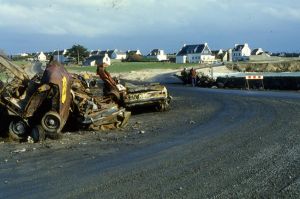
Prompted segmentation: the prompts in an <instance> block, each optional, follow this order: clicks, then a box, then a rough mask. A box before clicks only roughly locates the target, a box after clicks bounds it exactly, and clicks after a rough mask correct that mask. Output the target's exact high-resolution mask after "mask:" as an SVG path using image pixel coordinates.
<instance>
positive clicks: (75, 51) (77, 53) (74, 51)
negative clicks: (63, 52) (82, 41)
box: [67, 44, 89, 64]
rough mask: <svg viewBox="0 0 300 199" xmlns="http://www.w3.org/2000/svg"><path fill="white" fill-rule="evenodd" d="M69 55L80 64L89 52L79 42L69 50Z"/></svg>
mask: <svg viewBox="0 0 300 199" xmlns="http://www.w3.org/2000/svg"><path fill="white" fill-rule="evenodd" d="M67 56H69V57H71V58H73V59H74V60H76V63H77V64H79V62H80V61H83V60H84V59H85V58H86V57H88V56H89V52H88V50H87V49H86V48H85V47H83V46H81V45H79V44H77V45H73V46H72V48H70V49H69V50H68V52H67Z"/></svg>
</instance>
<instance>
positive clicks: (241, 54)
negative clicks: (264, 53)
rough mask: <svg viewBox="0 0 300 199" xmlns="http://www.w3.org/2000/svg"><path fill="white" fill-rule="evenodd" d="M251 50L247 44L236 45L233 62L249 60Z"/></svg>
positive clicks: (233, 50) (233, 51)
mask: <svg viewBox="0 0 300 199" xmlns="http://www.w3.org/2000/svg"><path fill="white" fill-rule="evenodd" d="M250 55H251V49H250V47H249V45H248V44H247V43H245V44H242V45H241V44H235V46H234V48H233V49H232V61H246V60H249V57H250Z"/></svg>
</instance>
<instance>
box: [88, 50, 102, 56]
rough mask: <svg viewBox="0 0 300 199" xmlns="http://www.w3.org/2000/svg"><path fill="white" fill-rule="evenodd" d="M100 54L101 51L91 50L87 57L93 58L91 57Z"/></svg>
mask: <svg viewBox="0 0 300 199" xmlns="http://www.w3.org/2000/svg"><path fill="white" fill-rule="evenodd" d="M100 52H101V50H91V51H90V55H89V56H90V57H91V56H93V55H99V54H100Z"/></svg>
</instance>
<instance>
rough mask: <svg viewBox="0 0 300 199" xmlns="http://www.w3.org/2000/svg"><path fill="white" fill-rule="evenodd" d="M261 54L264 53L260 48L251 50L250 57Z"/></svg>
mask: <svg viewBox="0 0 300 199" xmlns="http://www.w3.org/2000/svg"><path fill="white" fill-rule="evenodd" d="M262 53H264V51H263V49H262V48H256V49H254V50H252V52H251V55H260V54H262Z"/></svg>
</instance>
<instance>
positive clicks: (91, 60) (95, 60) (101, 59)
mask: <svg viewBox="0 0 300 199" xmlns="http://www.w3.org/2000/svg"><path fill="white" fill-rule="evenodd" d="M102 63H106V64H108V65H110V64H111V61H110V58H109V57H108V54H107V53H105V54H104V55H92V56H90V57H88V58H87V59H86V60H85V61H84V62H83V65H84V66H97V64H102Z"/></svg>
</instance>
